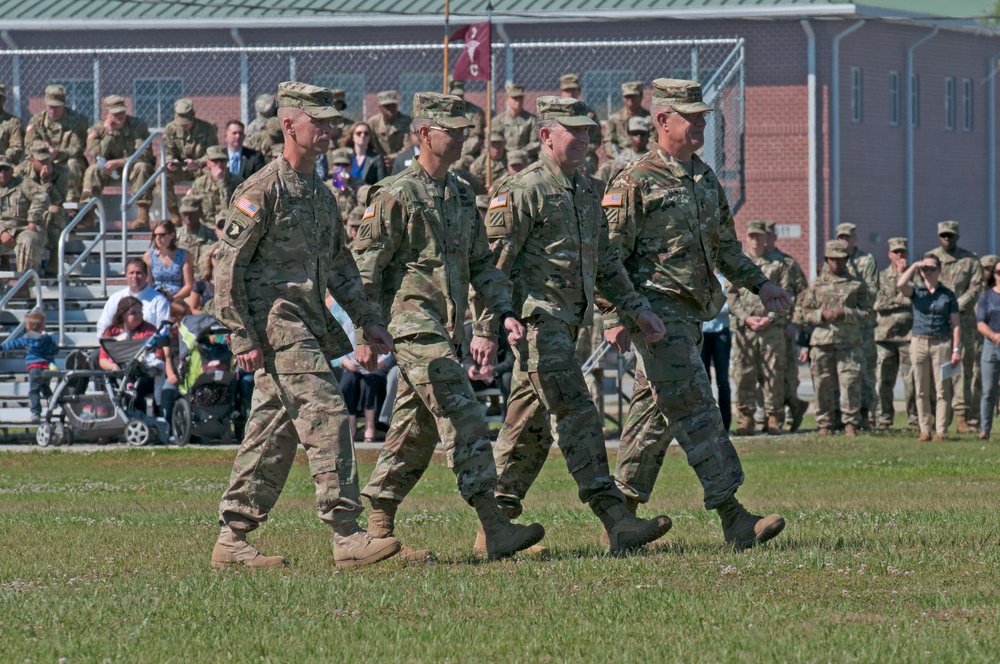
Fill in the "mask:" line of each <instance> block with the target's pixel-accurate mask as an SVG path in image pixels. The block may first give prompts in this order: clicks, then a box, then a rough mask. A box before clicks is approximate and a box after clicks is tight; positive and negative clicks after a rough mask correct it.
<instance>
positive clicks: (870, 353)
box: [861, 327, 878, 419]
mask: <svg viewBox="0 0 1000 664" xmlns="http://www.w3.org/2000/svg"><path fill="white" fill-rule="evenodd" d="M877 368H878V348H877V347H876V345H875V328H874V327H865V328H862V329H861V408H863V409H864V410H865V411H866V412H867V413H868V416H869V417H870V418H873V419H874V417H875V411H876V409H877V407H878V392H877V391H876V390H877V385H878V383H877V382H876V379H875V373H876V370H877Z"/></svg>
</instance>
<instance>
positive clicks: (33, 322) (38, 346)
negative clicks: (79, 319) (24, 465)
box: [0, 309, 59, 422]
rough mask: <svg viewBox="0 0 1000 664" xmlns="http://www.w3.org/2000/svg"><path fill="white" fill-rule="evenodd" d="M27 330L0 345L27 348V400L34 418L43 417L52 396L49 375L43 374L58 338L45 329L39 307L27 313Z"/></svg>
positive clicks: (56, 346) (50, 362)
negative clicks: (44, 407) (47, 400)
mask: <svg viewBox="0 0 1000 664" xmlns="http://www.w3.org/2000/svg"><path fill="white" fill-rule="evenodd" d="M24 329H25V330H26V331H25V333H24V334H22V335H21V336H19V337H17V338H15V339H7V341H5V342H3V345H0V351H8V350H21V349H24V351H25V356H24V361H25V363H26V364H27V367H26V371H27V372H28V401H29V405H30V408H31V421H32V422H39V421H41V415H42V400H41V397H43V396H44V397H45V398H46V399H48V398H49V397H51V396H52V390H51V389H49V379H48V378H42V372H43V371H47V370H48V368H49V365H50V364H52V362H53V361H55V359H56V354H57V353H58V352H59V344H57V343H56V340H55V338H54V337H53V336H52V335H51V334H48V333H47V332H46V331H45V314H44V313H43V312H41V311H38V310H37V309H36V310H35V311H32V312H31V313H29V314H27V315H26V316H25V317H24Z"/></svg>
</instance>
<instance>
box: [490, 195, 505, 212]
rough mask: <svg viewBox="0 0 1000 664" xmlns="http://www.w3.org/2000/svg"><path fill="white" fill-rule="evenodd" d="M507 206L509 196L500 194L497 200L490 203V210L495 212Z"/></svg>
mask: <svg viewBox="0 0 1000 664" xmlns="http://www.w3.org/2000/svg"><path fill="white" fill-rule="evenodd" d="M506 206H507V194H500V195H499V196H497V197H496V198H494V199H493V200H491V201H490V207H489V209H490V210H495V209H497V208H502V207H506Z"/></svg>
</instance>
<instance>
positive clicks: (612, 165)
mask: <svg viewBox="0 0 1000 664" xmlns="http://www.w3.org/2000/svg"><path fill="white" fill-rule="evenodd" d="M648 152H649V150H646V152H636V151H635V150H634V149H632V147H627V148H625V149H624V150H622V151H621V152H619V153H618V154H617V155H615V156H614V157H613V158H611V159H605V160H604V163H603V164H601V167H600V168H599V169H597V173H596V175H595V177H597V179H599V180H602V181H604V182H607V181H608V180H610V179H611V178H612V177H614V175H615V174H616V173H617V172H618V171H619V170H621V169H622V168H625V167H626V166H628V165H629V164H631V163H632V162H633V161H638V159H639V158H640V157H641V156H642V155H644V154H646V153H648Z"/></svg>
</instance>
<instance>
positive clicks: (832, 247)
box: [823, 240, 848, 258]
mask: <svg viewBox="0 0 1000 664" xmlns="http://www.w3.org/2000/svg"><path fill="white" fill-rule="evenodd" d="M823 256H825V257H826V258H847V257H848V255H847V242H845V241H844V240H828V241H827V243H826V251H825V252H824V253H823Z"/></svg>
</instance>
